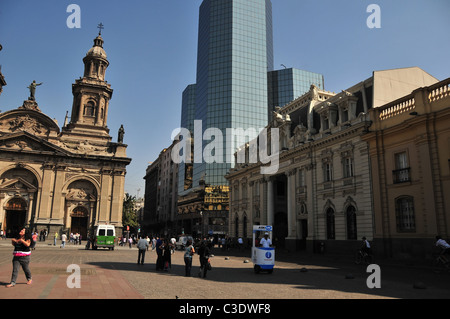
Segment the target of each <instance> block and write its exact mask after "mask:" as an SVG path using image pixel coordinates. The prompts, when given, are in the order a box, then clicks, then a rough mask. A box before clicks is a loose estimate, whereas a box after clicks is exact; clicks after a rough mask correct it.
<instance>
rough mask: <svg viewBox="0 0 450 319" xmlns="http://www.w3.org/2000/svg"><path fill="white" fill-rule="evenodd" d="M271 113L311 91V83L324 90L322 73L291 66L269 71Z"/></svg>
mask: <svg viewBox="0 0 450 319" xmlns="http://www.w3.org/2000/svg"><path fill="white" fill-rule="evenodd" d="M268 80H269V82H268V85H269V114H270V113H271V111H272V110H274V108H275V107H276V106H281V107H282V106H284V105H286V104H288V103H289V102H291V101H293V100H295V99H296V98H298V97H300V96H302V95H303V94H305V93H306V92H308V91H309V89H310V87H311V84H315V85H316V86H317V87H318V88H319V89H322V90H324V89H325V88H324V79H323V75H322V74H318V73H313V72H308V71H304V70H299V69H294V68H289V69H282V70H277V71H272V72H269V74H268Z"/></svg>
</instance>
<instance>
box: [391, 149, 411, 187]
mask: <svg viewBox="0 0 450 319" xmlns="http://www.w3.org/2000/svg"><path fill="white" fill-rule="evenodd" d="M394 157H395V170H394V171H392V175H393V180H394V184H396V183H404V182H409V181H410V180H411V178H410V172H409V171H410V168H409V164H408V156H407V154H406V152H401V153H397V154H395V155H394Z"/></svg>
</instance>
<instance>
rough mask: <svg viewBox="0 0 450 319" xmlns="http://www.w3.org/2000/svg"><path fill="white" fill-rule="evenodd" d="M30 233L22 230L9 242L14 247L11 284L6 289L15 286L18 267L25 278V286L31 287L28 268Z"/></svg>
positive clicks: (27, 230)
mask: <svg viewBox="0 0 450 319" xmlns="http://www.w3.org/2000/svg"><path fill="white" fill-rule="evenodd" d="M31 240H32V238H31V232H30V230H29V229H25V228H22V230H21V231H20V232H19V235H18V236H17V238H13V239H12V240H11V243H12V245H13V246H14V251H13V256H14V257H13V261H12V262H13V272H12V276H11V283H10V284H9V285H7V286H6V287H7V288H11V287H14V286H15V285H16V280H17V276H18V274H19V267H20V266H22V269H23V271H24V272H25V276H26V277H27V285H31V283H32V280H31V271H30V268H29V267H28V266H29V264H30V255H31V247H30V246H31Z"/></svg>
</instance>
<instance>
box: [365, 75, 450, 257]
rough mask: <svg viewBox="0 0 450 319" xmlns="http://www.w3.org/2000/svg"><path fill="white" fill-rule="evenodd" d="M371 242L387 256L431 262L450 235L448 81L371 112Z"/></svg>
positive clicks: (449, 108) (449, 109)
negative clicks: (438, 244)
mask: <svg viewBox="0 0 450 319" xmlns="http://www.w3.org/2000/svg"><path fill="white" fill-rule="evenodd" d="M370 118H371V119H372V125H371V126H370V127H369V133H368V134H365V135H364V136H363V139H364V140H365V141H367V142H368V143H369V149H370V158H371V170H372V181H373V190H372V193H373V203H374V206H373V207H374V213H375V215H374V223H375V224H374V226H375V227H374V243H375V245H376V247H377V250H378V251H380V252H382V253H383V254H384V255H386V256H389V257H397V258H411V257H413V258H420V259H422V260H423V259H426V258H431V254H432V252H433V246H434V243H435V236H436V235H440V236H441V237H442V238H444V239H446V240H448V239H449V236H450V197H449V195H450V78H448V79H446V80H443V81H440V82H438V83H436V84H433V85H429V86H423V87H421V88H418V89H416V90H414V91H412V92H411V93H410V94H407V95H405V96H403V97H401V98H399V99H396V100H395V101H392V102H391V103H387V104H385V105H383V106H381V107H379V108H375V109H372V110H370Z"/></svg>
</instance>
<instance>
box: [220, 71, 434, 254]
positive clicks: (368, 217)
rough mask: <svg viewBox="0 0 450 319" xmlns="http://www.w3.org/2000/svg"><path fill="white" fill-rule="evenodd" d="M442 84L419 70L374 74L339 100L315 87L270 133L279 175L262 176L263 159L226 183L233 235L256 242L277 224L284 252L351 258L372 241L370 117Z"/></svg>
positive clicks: (239, 167)
mask: <svg viewBox="0 0 450 319" xmlns="http://www.w3.org/2000/svg"><path fill="white" fill-rule="evenodd" d="M437 81H438V80H437V79H436V78H434V77H432V76H430V75H429V74H428V73H426V72H424V71H423V70H421V69H419V68H417V67H413V68H405V69H394V70H385V71H374V72H373V74H372V76H371V77H370V78H368V79H366V80H364V81H362V82H359V83H357V84H355V85H354V86H352V87H350V88H348V89H346V90H343V91H342V92H340V93H337V94H335V93H331V92H327V91H324V90H320V89H318V88H317V87H315V86H311V89H310V91H309V92H308V93H306V94H304V95H303V96H301V97H299V98H297V99H296V100H294V101H292V102H291V103H289V104H287V105H286V106H284V107H283V108H281V109H278V111H277V112H276V113H275V114H274V116H273V118H274V120H273V121H272V122H271V123H270V124H269V125H268V126H267V127H266V128H267V130H268V131H269V134H270V132H271V131H272V130H273V129H277V130H278V132H279V149H280V151H279V154H278V158H279V167H278V170H277V172H276V173H274V174H271V175H263V174H262V173H261V167H262V166H264V165H263V164H262V163H261V161H260V159H259V160H258V161H257V162H253V163H252V162H250V161H249V160H246V161H245V163H236V165H235V167H234V168H233V169H231V170H230V172H229V173H228V175H227V176H226V177H227V179H228V181H229V183H230V190H231V202H230V216H229V230H230V236H232V237H238V236H243V237H247V238H249V237H251V234H252V231H251V229H252V225H255V224H261V225H265V224H270V225H273V227H274V228H273V229H274V238H275V241H276V244H277V246H278V247H286V248H288V249H289V250H296V249H307V250H310V251H317V250H320V249H325V250H329V251H334V252H339V251H346V252H352V251H354V249H355V248H357V247H358V245H359V241H360V240H361V237H362V236H365V237H367V238H368V239H369V240H373V238H374V205H373V200H374V199H373V196H372V194H373V184H372V179H371V176H372V170H373V168H372V167H371V160H370V156H369V144H368V143H367V141H366V140H365V139H363V136H364V135H365V134H367V133H368V132H369V127H370V125H371V123H372V121H371V118H370V114H371V113H370V110H372V109H374V108H377V107H380V106H382V105H383V104H386V103H388V102H391V101H393V100H396V99H398V98H400V97H401V96H403V95H406V94H409V93H410V92H411V91H412V90H414V89H417V88H419V87H422V86H426V85H431V84H434V83H436V82H437ZM268 141H270V137H268ZM267 148H268V149H270V144H269V145H268V146H267ZM250 149H251V148H250V146H249V144H247V145H246V146H245V147H244V148H243V151H245V152H246V153H248V152H249V151H250ZM249 158H251V157H250V156H249V154H247V155H246V159H249Z"/></svg>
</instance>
